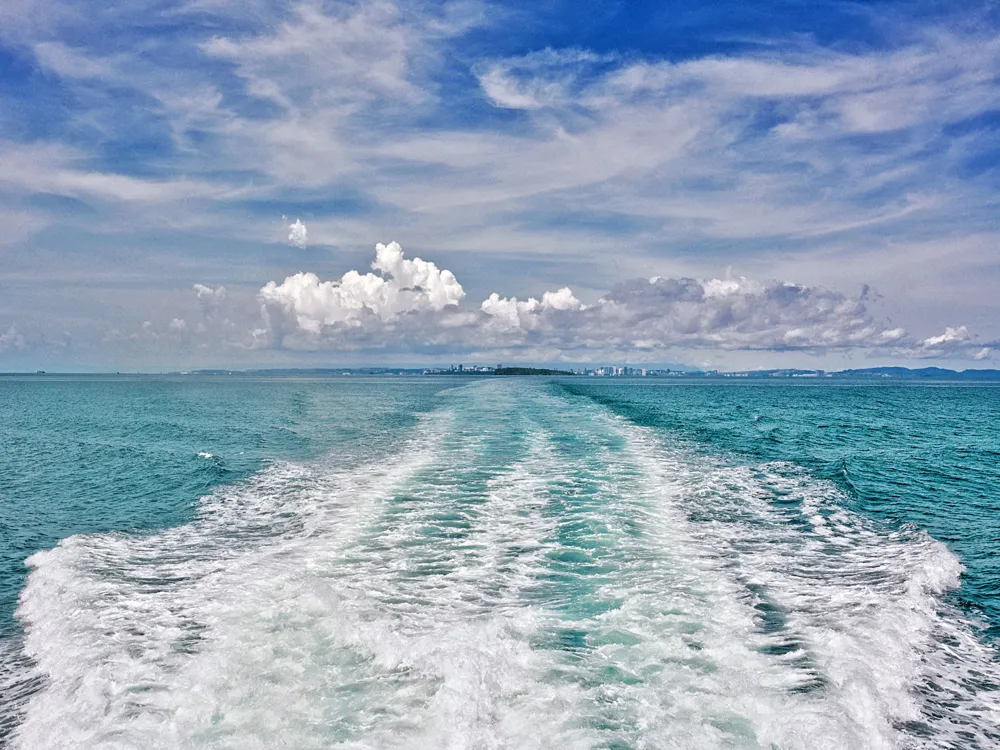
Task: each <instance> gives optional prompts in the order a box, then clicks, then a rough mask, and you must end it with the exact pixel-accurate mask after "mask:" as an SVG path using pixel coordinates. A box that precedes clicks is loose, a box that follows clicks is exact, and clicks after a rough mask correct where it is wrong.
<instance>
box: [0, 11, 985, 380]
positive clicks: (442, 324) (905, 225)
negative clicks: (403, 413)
mask: <svg viewBox="0 0 1000 750" xmlns="http://www.w3.org/2000/svg"><path fill="white" fill-rule="evenodd" d="M998 164H1000V7H998V6H997V5H996V3H995V2H989V3H982V4H978V3H975V2H965V3H954V2H894V1H891V0H887V1H885V2H869V3H859V2H840V1H837V2H828V1H827V2H824V1H823V0H818V1H816V2H809V3H804V2H787V1H785V0H761V1H760V2H756V3H747V2H742V1H741V2H730V1H729V0H722V1H721V2H712V3H707V2H691V1H688V0H684V1H681V2H664V1H660V2H644V1H642V0H632V1H630V2H625V1H624V0H618V1H611V0H593V1H592V2H585V3H580V2H568V1H563V0H537V1H536V2H532V3H523V2H511V1H509V0H502V1H500V2H476V1H473V0H469V1H465V0H459V1H458V2H436V3H431V2H405V1H404V0H398V1H397V2H391V1H390V0H374V1H372V2H368V1H367V0H362V1H360V2H322V1H320V0H307V1H305V2H272V1H271V0H238V1H233V0H187V1H186V2H185V1H184V0H176V1H175V2H162V1H161V0H122V1H121V2H117V3H107V2H103V1H102V2H97V1H95V0H73V1H72V2H66V1H64V0H45V1H44V2H42V1H41V0H5V1H4V2H3V3H0V371H15V370H29V371H30V370H35V369H46V370H50V371H75V370H110V371H115V370H128V371H134V370H141V371H161V370H172V369H193V368H209V367H211V368H214V367H221V368H253V367H322V366H328V365H329V366H339V365H379V364H383V365H425V364H426V365H431V364H448V363H452V362H466V363H475V362H479V363H486V364H493V363H495V362H507V363H509V362H525V363H543V362H546V363H565V364H570V363H572V364H606V363H616V364H618V363H628V364H637V365H642V364H648V365H654V364H674V363H681V364H687V365H690V366H696V367H713V368H720V369H752V368H771V367H806V368H822V369H831V370H832V369H840V368H844V367H870V366H876V365H885V364H897V365H905V366H909V367H924V366H931V365H934V366H942V367H954V368H957V369H965V368H968V367H996V366H997V361H998V360H1000V170H998Z"/></svg>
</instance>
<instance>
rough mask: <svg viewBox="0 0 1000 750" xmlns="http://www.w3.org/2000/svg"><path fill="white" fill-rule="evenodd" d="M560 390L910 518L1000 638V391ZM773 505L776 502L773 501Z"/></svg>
mask: <svg viewBox="0 0 1000 750" xmlns="http://www.w3.org/2000/svg"><path fill="white" fill-rule="evenodd" d="M560 386H561V387H562V388H563V389H565V391H566V392H569V393H573V394H577V395H580V396H585V397H586V398H588V399H592V400H594V401H596V402H598V403H600V404H603V405H605V406H607V407H609V408H611V409H613V410H614V411H615V412H617V413H619V414H621V415H623V416H625V417H627V418H628V419H629V420H630V421H632V422H634V423H636V424H639V425H646V426H650V427H653V428H655V429H656V430H658V431H660V432H662V433H663V434H669V435H674V436H676V437H678V438H680V439H684V440H686V441H689V442H690V443H691V444H693V445H695V446H698V447H700V448H701V449H703V450H706V451H709V452H713V451H714V452H729V453H735V454H738V455H741V456H746V457H748V458H750V459H751V460H754V461H787V462H790V463H793V464H795V465H796V466H800V467H804V468H806V469H808V470H809V471H810V472H812V473H813V474H814V475H815V476H817V477H821V478H824V479H827V480H830V481H832V482H834V483H835V484H836V485H837V486H839V487H840V488H841V489H842V490H844V492H845V493H846V497H847V498H848V500H849V504H850V505H851V507H853V508H854V509H857V510H861V511H863V512H865V513H867V514H870V515H871V516H873V517H876V518H880V519H884V520H886V521H889V522H891V523H895V524H900V523H911V524H914V525H915V526H916V527H918V528H921V529H926V530H927V531H929V532H930V533H931V535H932V536H934V537H935V538H936V539H939V540H940V541H943V542H945V543H946V544H948V546H949V547H950V548H951V549H952V550H954V551H955V552H956V553H957V554H958V556H959V557H960V558H961V560H962V563H963V564H964V565H965V568H966V570H965V573H964V574H963V576H962V586H961V588H960V589H959V590H958V591H957V592H956V594H955V596H956V597H957V598H958V600H959V601H960V603H961V604H962V606H963V607H965V608H967V609H968V610H970V611H972V612H976V613H979V614H981V615H983V616H984V617H985V618H986V620H987V636H988V637H991V638H994V639H996V638H998V637H1000V387H997V386H992V385H966V384H919V383H917V384H909V383H907V384H898V385H887V384H882V383H878V384H872V383H870V382H862V383H853V384H843V383H835V384H834V383H824V382H819V383H794V384H792V383H787V381H784V382H779V383H757V382H753V383H741V382H731V381H728V382H719V381H706V382H703V383H691V382H688V381H686V382H676V381H663V380H653V379H645V380H639V379H629V380H621V381H613V380H607V379H588V380H572V381H570V380H565V381H561V383H560ZM779 502H780V500H779Z"/></svg>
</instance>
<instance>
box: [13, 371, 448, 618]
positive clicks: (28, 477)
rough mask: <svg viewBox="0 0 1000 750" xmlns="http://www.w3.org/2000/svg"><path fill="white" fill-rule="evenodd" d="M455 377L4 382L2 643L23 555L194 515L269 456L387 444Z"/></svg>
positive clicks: (348, 451) (350, 452) (297, 456)
mask: <svg viewBox="0 0 1000 750" xmlns="http://www.w3.org/2000/svg"><path fill="white" fill-rule="evenodd" d="M450 385H452V383H451V382H450V381H444V382H442V381H441V380H434V381H430V380H421V381H413V380H406V381H401V380H394V379H390V378H381V379H370V378H369V379H365V378H353V379H348V378H313V379H309V378H292V377H270V378H265V377H233V376H229V377H59V376H46V377H44V378H41V377H3V378H0V637H3V636H4V635H10V634H11V633H12V632H14V631H15V630H16V623H15V622H14V620H13V613H14V608H15V605H16V602H17V595H18V592H19V591H20V589H21V587H22V585H23V582H24V577H25V575H26V574H27V568H25V567H24V565H23V562H24V559H25V558H26V557H28V556H29V555H31V554H32V553H34V552H36V551H38V550H40V549H46V548H48V547H51V546H53V545H54V544H55V543H56V542H58V541H59V540H60V539H62V538H65V537H68V536H71V535H73V534H91V533H101V532H107V531H143V530H146V531H148V530H153V529H159V528H164V527H167V526H172V525H175V524H178V523H182V522H184V521H186V520H188V519H190V518H191V517H192V514H193V512H194V507H195V503H196V501H197V500H198V498H200V497H202V496H203V495H205V494H207V493H208V492H210V491H211V490H212V489H213V488H215V487H218V486H220V485H223V484H229V483H232V482H236V481H238V480H240V479H243V478H246V477H248V476H250V475H251V474H253V473H254V472H256V471H258V470H259V469H260V468H261V466H262V465H264V464H266V463H268V462H273V461H276V460H304V459H308V458H310V457H314V456H318V455H323V454H326V453H335V454H336V455H339V456H340V459H341V460H343V461H351V460H358V459H359V457H360V456H361V455H363V454H364V453H365V451H366V450H374V449H377V447H378V446H380V445H381V446H383V447H384V446H386V445H390V444H391V443H392V441H393V440H394V439H395V438H396V437H397V436H398V435H399V434H400V433H401V432H403V431H405V430H406V429H408V428H409V427H412V425H413V424H415V420H416V415H417V414H418V413H419V412H420V411H421V410H425V409H427V408H429V407H430V405H431V404H432V403H433V397H434V395H435V394H436V393H437V392H438V391H440V390H441V389H442V388H444V387H449V386H450Z"/></svg>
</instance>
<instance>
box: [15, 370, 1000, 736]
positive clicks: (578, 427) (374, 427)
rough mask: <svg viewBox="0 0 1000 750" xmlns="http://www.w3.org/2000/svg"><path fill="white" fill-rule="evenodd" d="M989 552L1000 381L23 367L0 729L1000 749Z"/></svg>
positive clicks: (998, 547)
mask: <svg viewBox="0 0 1000 750" xmlns="http://www.w3.org/2000/svg"><path fill="white" fill-rule="evenodd" d="M998 554H1000V388H996V387H990V386H952V385H925V384H914V385H905V384H904V385H885V384H882V383H878V384H873V383H857V384H843V383H837V384H832V383H822V382H817V383H808V384H805V383H770V382H767V383H733V382H715V381H706V382H697V383H693V382H669V381H657V380H644V379H635V380H615V381H611V380H603V379H582V378H574V379H547V378H512V379H481V380H476V379H465V378H462V379H457V378H447V377H445V378H354V377H352V378H315V379H309V378H291V377H273V378H264V377H261V378H252V377H246V378H240V377H236V378H229V377H190V378H181V377H177V378H131V379H129V378H110V377H94V378H69V377H55V378H53V377H45V378H32V377H24V378H5V379H0V663H2V664H3V666H2V667H0V691H2V693H0V738H2V739H0V742H3V743H4V744H7V745H9V746H11V747H18V748H54V747H81V748H83V747H86V748H177V747H211V748H229V747H240V748H241V749H242V748H275V747H294V748H312V747H316V748H320V747H331V746H337V747H340V746H342V747H435V748H436V747H455V748H465V747H483V748H492V747H518V748H520V747H525V748H527V747H573V748H575V747H581V748H582V747H588V748H589V747H622V748H624V747H634V748H646V747H648V748H661V747H677V748H698V747H706V748H708V747H741V748H742V747H746V748H752V747H763V748H771V747H777V748H867V747H871V748H882V747H885V748H894V747H914V748H916V747H952V748H976V747H981V748H986V747H998V746H1000V730H998V729H997V727H998V726H1000V664H998V661H997V642H998V637H997V636H998V634H1000V568H998V564H997V562H996V559H997V555H998ZM25 561H27V562H26V564H25Z"/></svg>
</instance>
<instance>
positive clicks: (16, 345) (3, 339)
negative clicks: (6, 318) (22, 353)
mask: <svg viewBox="0 0 1000 750" xmlns="http://www.w3.org/2000/svg"><path fill="white" fill-rule="evenodd" d="M23 348H24V336H22V335H21V334H20V333H19V332H18V330H17V328H15V327H14V325H13V324H11V326H10V327H9V328H8V329H7V331H6V332H5V333H0V352H4V351H7V350H8V349H23Z"/></svg>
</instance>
